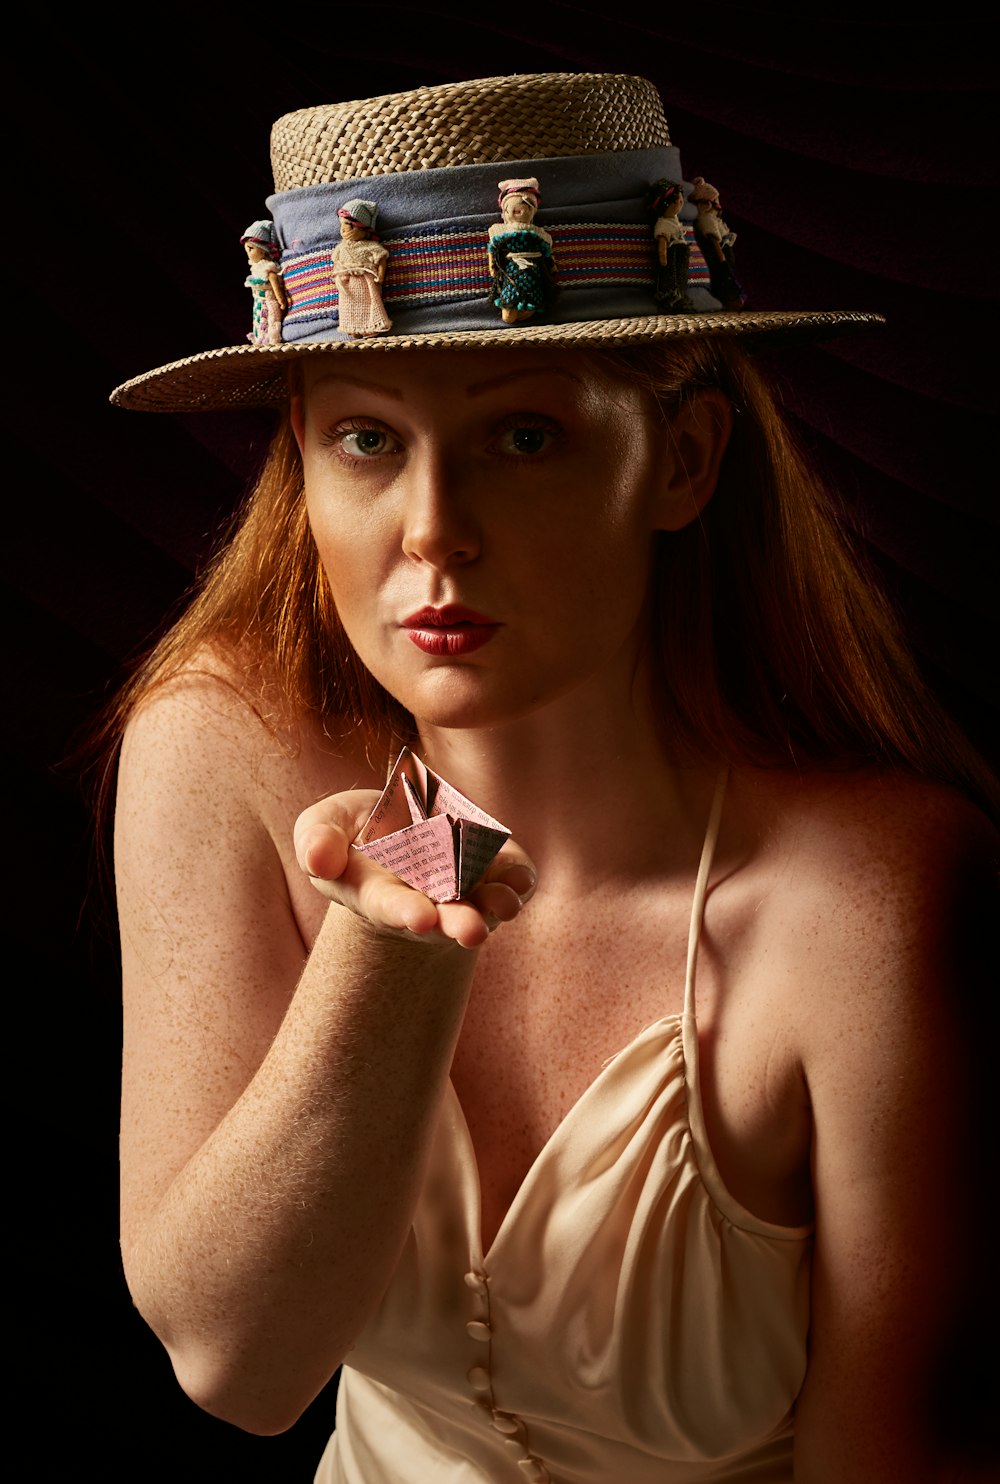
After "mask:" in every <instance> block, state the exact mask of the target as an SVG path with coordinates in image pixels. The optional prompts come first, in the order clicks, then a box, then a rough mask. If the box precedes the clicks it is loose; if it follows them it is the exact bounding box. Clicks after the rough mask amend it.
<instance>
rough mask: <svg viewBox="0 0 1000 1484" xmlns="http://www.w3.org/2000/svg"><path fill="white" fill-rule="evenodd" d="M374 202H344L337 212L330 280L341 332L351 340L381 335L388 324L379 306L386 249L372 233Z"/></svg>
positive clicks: (373, 230) (387, 327)
mask: <svg viewBox="0 0 1000 1484" xmlns="http://www.w3.org/2000/svg"><path fill="white" fill-rule="evenodd" d="M377 215H378V207H377V206H376V204H375V202H374V201H362V200H360V199H359V200H355V201H348V202H347V204H346V206H342V207H341V208H340V210H339V211H338V212H337V216H338V217H339V218H340V241H339V242H338V244H337V246H336V247H335V248H334V249H333V254H332V257H333V276H334V280H335V282H336V285H337V305H338V315H339V324H340V329H341V332H342V333H343V334H345V335H350V336H351V337H352V338H353V339H355V340H361V339H364V337H365V336H367V335H384V334H385V332H386V331H387V330H391V329H392V320H391V319H390V318H389V316H388V315H387V314H386V312H385V305H384V304H383V303H382V285H383V283H384V282H385V272H386V268H387V267H388V265H389V249H388V248H387V247H386V246H385V245H384V243H381V242H379V240H378V236H377V235H376V232H375V218H376V216H377Z"/></svg>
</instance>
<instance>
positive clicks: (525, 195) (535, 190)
mask: <svg viewBox="0 0 1000 1484" xmlns="http://www.w3.org/2000/svg"><path fill="white" fill-rule="evenodd" d="M499 191H500V195H499V197H498V199H497V204H498V206H499V207H500V214H501V215H502V217H503V221H502V222H494V223H493V225H492V226H491V227H490V233H489V248H488V252H489V265H490V277H491V278H492V280H493V286H492V289H491V292H490V298H491V300H492V302H493V304H495V305H496V307H497V308H498V309H499V310H500V317H501V319H502V320H503V322H504V324H505V325H514V324H518V323H520V322H521V321H522V320H527V319H531V318H532V316H533V315H536V314H541V313H544V311H545V310H546V309H548V308H549V306H550V304H551V303H552V300H553V298H554V297H555V291H556V289H555V262H554V259H553V256H552V238H551V237H550V236H549V234H548V232H546V230H545V228H544V227H536V226H533V225H532V222H533V219H534V215H535V212H536V211H537V210H538V203H539V201H540V200H541V193H540V191H539V187H538V181H537V180H536V179H535V178H534V176H529V177H527V178H526V179H524V180H501V181H500V182H499Z"/></svg>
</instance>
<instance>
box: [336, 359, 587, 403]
mask: <svg viewBox="0 0 1000 1484" xmlns="http://www.w3.org/2000/svg"><path fill="white" fill-rule="evenodd" d="M530 376H544V377H551V376H562V377H564V378H565V379H566V380H567V381H573V382H575V381H578V380H579V377H577V376H574V375H573V372H572V371H566V370H564V368H563V367H562V366H523V367H518V368H515V369H514V370H513V371H501V372H500V374H499V376H488V377H487V378H486V380H485V381H474V382H472V383H471V384H470V385H469V386H467V387H466V388H465V395H466V396H467V397H478V396H482V395H483V394H484V393H485V392H491V391H493V390H495V388H496V387H498V386H503V384H504V383H505V382H508V381H520V380H522V379H523V378H524V377H530ZM323 382H333V383H336V384H338V385H339V384H343V385H346V386H357V387H361V388H362V390H364V391H369V392H380V393H381V394H382V395H383V396H385V397H392V398H394V400H395V401H397V402H402V401H403V400H404V398H403V393H402V391H401V389H400V388H399V387H396V386H388V385H386V383H385V382H384V381H369V380H368V379H367V378H366V377H364V376H352V375H350V374H347V373H344V372H343V371H329V372H327V373H326V375H324V376H318V377H317V378H316V382H315V385H317V386H319V385H321V384H322V383H323Z"/></svg>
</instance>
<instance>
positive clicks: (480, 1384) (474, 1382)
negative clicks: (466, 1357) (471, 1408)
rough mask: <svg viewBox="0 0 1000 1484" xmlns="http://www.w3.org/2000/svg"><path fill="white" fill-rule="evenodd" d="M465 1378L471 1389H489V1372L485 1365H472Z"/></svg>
mask: <svg viewBox="0 0 1000 1484" xmlns="http://www.w3.org/2000/svg"><path fill="white" fill-rule="evenodd" d="M466 1380H467V1381H468V1383H469V1385H470V1386H471V1387H472V1389H473V1391H489V1389H490V1373H489V1371H488V1370H487V1369H486V1367H485V1366H482V1365H474V1366H473V1367H472V1369H471V1371H469V1372H467V1374H466Z"/></svg>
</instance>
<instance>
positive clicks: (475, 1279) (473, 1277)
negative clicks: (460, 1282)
mask: <svg viewBox="0 0 1000 1484" xmlns="http://www.w3.org/2000/svg"><path fill="white" fill-rule="evenodd" d="M465 1285H466V1287H467V1288H471V1289H472V1290H473V1292H475V1293H483V1292H484V1290H485V1288H486V1274H485V1273H480V1272H478V1271H477V1270H476V1269H475V1268H473V1269H472V1270H471V1272H468V1273H466V1275H465Z"/></svg>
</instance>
